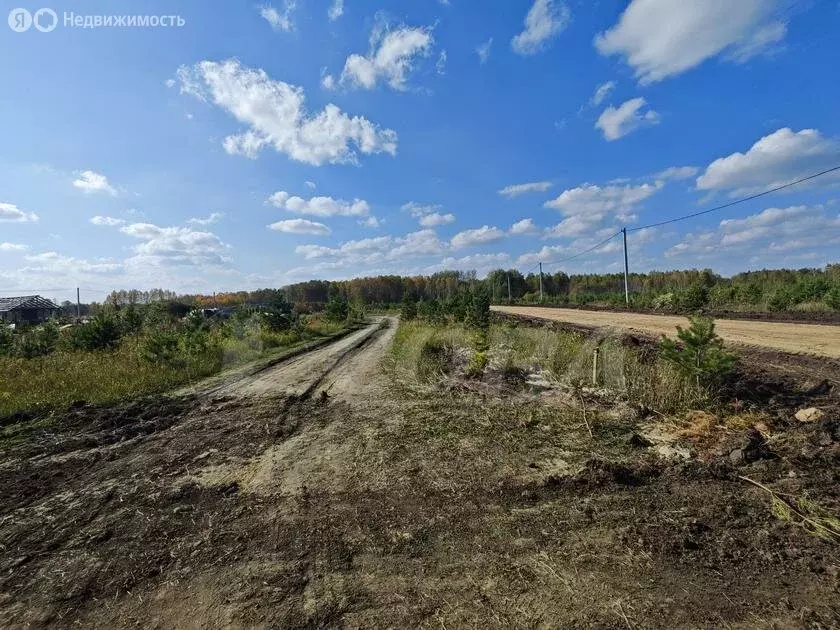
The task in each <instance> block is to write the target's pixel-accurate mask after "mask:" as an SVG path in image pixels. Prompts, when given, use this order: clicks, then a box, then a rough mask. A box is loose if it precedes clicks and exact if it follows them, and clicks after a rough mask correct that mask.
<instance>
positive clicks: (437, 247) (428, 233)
mask: <svg viewBox="0 0 840 630" xmlns="http://www.w3.org/2000/svg"><path fill="white" fill-rule="evenodd" d="M443 250H444V246H443V244H442V243H441V242H440V239H439V238H438V236H437V234H436V233H435V232H434V230H420V231H417V232H412V233H410V234H406V235H405V236H400V237H394V236H378V237H376V238H365V239H360V240H353V241H346V242H344V243H342V244H341V245H339V246H338V247H325V246H322V245H299V246H298V247H296V248H295V253H297V254H300V255H302V256H303V257H304V258H305V259H307V260H315V259H322V258H334V259H338V260H339V261H340V262H341V263H342V264H345V265H354V264H373V263H379V262H383V261H389V260H391V261H392V260H399V259H404V258H413V257H418V256H430V255H435V254H440V253H441V252H442V251H443Z"/></svg>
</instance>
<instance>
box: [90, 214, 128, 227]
mask: <svg viewBox="0 0 840 630" xmlns="http://www.w3.org/2000/svg"><path fill="white" fill-rule="evenodd" d="M90 222H91V223H93V224H94V225H107V226H109V227H116V226H118V225H122V224H124V223H125V221H124V220H123V219H116V218H114V217H103V216H95V217H92V218H91V220H90Z"/></svg>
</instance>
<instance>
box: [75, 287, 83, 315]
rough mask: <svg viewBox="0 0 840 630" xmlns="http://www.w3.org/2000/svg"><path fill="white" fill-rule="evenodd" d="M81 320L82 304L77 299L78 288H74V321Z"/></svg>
mask: <svg viewBox="0 0 840 630" xmlns="http://www.w3.org/2000/svg"><path fill="white" fill-rule="evenodd" d="M81 320H82V302H81V300H80V299H79V287H76V321H81Z"/></svg>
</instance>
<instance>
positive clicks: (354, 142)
mask: <svg viewBox="0 0 840 630" xmlns="http://www.w3.org/2000/svg"><path fill="white" fill-rule="evenodd" d="M178 79H179V80H180V82H181V91H182V92H184V93H187V94H190V95H192V96H195V97H197V98H199V99H201V100H207V99H210V100H212V102H213V103H215V104H216V105H217V106H219V107H221V108H222V109H224V110H226V111H227V112H229V113H230V114H232V115H233V116H234V117H235V118H236V119H237V120H239V121H240V122H242V123H244V124H246V125H248V126H249V128H248V130H247V131H245V132H244V133H240V134H237V135H233V136H228V137H227V138H226V139H225V141H224V147H225V150H226V151H227V152H228V153H232V154H238V155H245V156H247V157H251V158H255V157H256V156H257V154H258V153H259V152H260V150H261V149H263V148H265V147H267V146H270V147H274V149H275V150H276V151H277V152H278V153H284V154H286V155H288V156H289V157H290V158H291V159H293V160H296V161H298V162H305V163H307V164H312V165H314V166H320V165H322V164H325V163H332V164H347V163H349V164H355V163H357V162H358V158H357V155H356V150H354V148H353V146H355V148H356V149H357V150H358V151H360V152H361V153H365V154H372V153H383V152H384V153H389V154H391V155H395V154H396V151H397V134H396V132H394V131H393V130H390V129H380V128H379V127H378V126H376V125H374V124H373V123H371V122H370V121H369V120H367V119H365V118H362V117H359V116H356V117H352V118H351V117H350V116H348V115H347V114H345V113H344V112H342V111H341V110H340V109H339V108H338V107H336V106H335V105H333V104H329V105H327V106H326V107H324V109H322V110H321V111H320V112H318V113H317V114H315V115H309V114H308V113H307V111H306V108H305V106H304V99H305V97H304V92H303V89H302V88H300V87H296V86H293V85H289V84H288V83H284V82H282V81H275V80H273V79H271V78H269V76H268V75H267V74H266V73H265V71H263V70H253V69H251V68H246V67H244V66H242V65H241V64H240V63H239V61H237V60H233V59H230V60H227V61H224V62H221V63H218V62H214V61H202V62H200V63H198V64H196V65H195V66H192V67H186V66H182V67H181V68H179V69H178Z"/></svg>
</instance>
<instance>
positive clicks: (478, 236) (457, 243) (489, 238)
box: [450, 225, 505, 249]
mask: <svg viewBox="0 0 840 630" xmlns="http://www.w3.org/2000/svg"><path fill="white" fill-rule="evenodd" d="M504 237H505V232H504V230H500V229H499V228H497V227H495V226H490V225H482V226H481V227H480V228H476V229H474V230H464V231H463V232H458V233H457V234H456V235H455V236H453V237H452V240H451V241H450V245H451V246H452V248H453V249H461V248H464V247H471V246H473V245H486V244H487V243H493V242H495V241H499V240H501V239H503V238H504Z"/></svg>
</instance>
